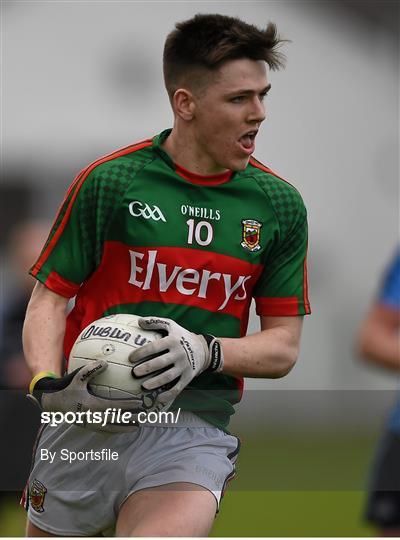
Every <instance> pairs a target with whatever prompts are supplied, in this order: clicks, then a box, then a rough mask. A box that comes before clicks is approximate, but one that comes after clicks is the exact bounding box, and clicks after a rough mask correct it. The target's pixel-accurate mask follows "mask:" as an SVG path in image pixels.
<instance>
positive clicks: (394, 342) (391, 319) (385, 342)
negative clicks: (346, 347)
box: [356, 304, 400, 371]
mask: <svg viewBox="0 0 400 540" xmlns="http://www.w3.org/2000/svg"><path fill="white" fill-rule="evenodd" d="M399 330H400V312H399V311H398V310H397V309H394V308H391V307H388V306H385V305H383V304H376V305H374V306H373V307H372V308H371V310H370V312H369V313H368V315H367V317H366V318H365V320H364V321H363V323H362V325H361V328H360V330H359V333H358V337H357V343H356V345H357V349H358V352H359V354H360V355H361V356H362V357H363V358H365V359H366V360H369V361H370V362H374V363H377V364H380V365H381V366H384V367H386V368H389V369H394V370H397V371H400V342H399Z"/></svg>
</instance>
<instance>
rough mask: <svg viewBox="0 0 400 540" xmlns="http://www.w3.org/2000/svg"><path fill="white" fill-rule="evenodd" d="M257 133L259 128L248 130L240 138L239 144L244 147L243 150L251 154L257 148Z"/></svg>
mask: <svg viewBox="0 0 400 540" xmlns="http://www.w3.org/2000/svg"><path fill="white" fill-rule="evenodd" d="M256 135H257V130H254V131H248V132H247V133H245V134H244V135H242V136H241V137H240V139H239V144H240V146H241V147H242V149H243V151H244V152H245V153H246V154H248V155H250V154H252V153H253V152H254V150H255V139H256Z"/></svg>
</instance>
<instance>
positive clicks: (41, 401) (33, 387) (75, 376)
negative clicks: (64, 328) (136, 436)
mask: <svg viewBox="0 0 400 540" xmlns="http://www.w3.org/2000/svg"><path fill="white" fill-rule="evenodd" d="M107 366H108V364H107V362H106V361H105V360H96V361H93V362H89V363H88V364H86V365H85V366H83V367H80V368H78V369H76V370H75V371H73V372H72V373H69V374H68V375H64V376H63V377H57V375H56V374H55V373H52V372H49V371H44V372H41V373H38V374H37V375H36V376H35V377H34V378H33V379H32V382H31V384H30V386H29V394H28V395H27V397H28V398H29V399H30V401H32V402H33V403H35V404H36V405H38V406H39V408H40V409H42V410H44V411H50V412H51V411H53V412H56V411H57V412H62V413H67V412H70V411H72V412H74V413H76V412H83V413H86V412H87V411H92V412H95V411H96V412H102V413H104V411H106V410H107V409H113V408H115V409H121V411H123V412H129V413H130V414H131V416H130V418H131V419H132V420H136V419H137V415H138V413H140V412H142V411H146V409H145V408H144V406H143V401H142V399H141V398H139V397H138V398H134V397H132V398H127V399H109V398H102V397H99V396H95V395H94V394H92V393H91V392H90V390H89V388H88V384H89V383H90V381H91V379H93V377H95V376H96V375H98V374H99V373H101V372H102V371H104V370H105V369H107ZM76 425H82V424H79V423H77V424H76ZM84 425H85V427H87V428H88V429H91V430H94V431H108V432H114V433H115V432H117V433H119V432H125V431H134V430H135V429H137V424H133V423H129V424H122V423H121V424H110V423H108V424H106V425H105V426H102V425H101V424H99V423H94V422H91V423H89V422H86V423H85V424H84Z"/></svg>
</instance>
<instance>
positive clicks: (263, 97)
mask: <svg viewBox="0 0 400 540" xmlns="http://www.w3.org/2000/svg"><path fill="white" fill-rule="evenodd" d="M267 96H268V92H263V93H262V94H260V101H264V99H265V98H266V97H267Z"/></svg>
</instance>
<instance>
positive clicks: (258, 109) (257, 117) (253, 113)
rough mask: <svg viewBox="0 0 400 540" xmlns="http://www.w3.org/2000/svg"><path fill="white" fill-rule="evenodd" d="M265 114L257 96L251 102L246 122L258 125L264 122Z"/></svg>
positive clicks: (262, 104) (263, 106)
mask: <svg viewBox="0 0 400 540" xmlns="http://www.w3.org/2000/svg"><path fill="white" fill-rule="evenodd" d="M265 117H266V112H265V105H264V103H263V102H262V101H260V99H259V98H258V96H257V97H256V98H255V99H254V100H252V101H251V104H250V108H249V111H248V121H249V122H257V123H260V124H261V122H263V121H264V120H265Z"/></svg>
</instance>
